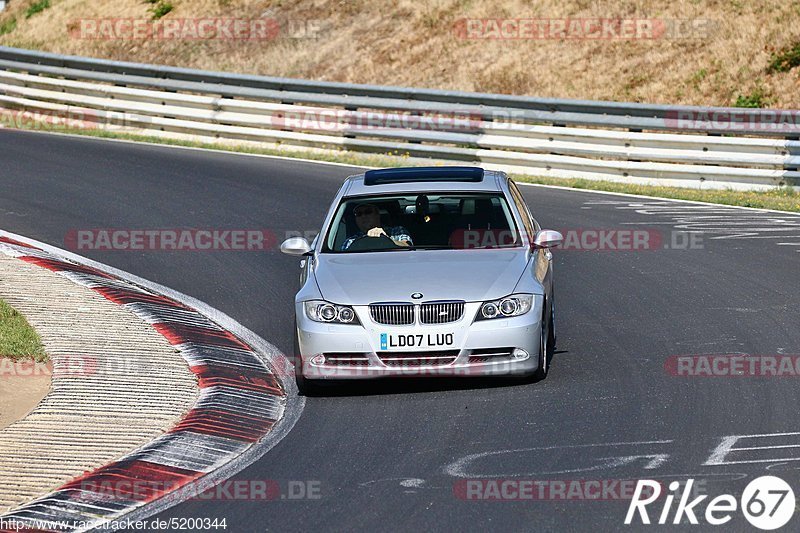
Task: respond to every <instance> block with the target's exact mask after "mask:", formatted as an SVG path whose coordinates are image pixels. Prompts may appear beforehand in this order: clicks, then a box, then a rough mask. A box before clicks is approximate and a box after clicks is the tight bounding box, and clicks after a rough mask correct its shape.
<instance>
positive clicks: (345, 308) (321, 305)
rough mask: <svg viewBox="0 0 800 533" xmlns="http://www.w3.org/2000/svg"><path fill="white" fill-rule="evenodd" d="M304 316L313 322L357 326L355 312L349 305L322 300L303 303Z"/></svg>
mask: <svg viewBox="0 0 800 533" xmlns="http://www.w3.org/2000/svg"><path fill="white" fill-rule="evenodd" d="M303 305H304V306H305V308H306V316H308V318H310V319H311V320H313V321H315V322H328V323H331V324H359V321H358V317H356V313H355V311H353V308H352V307H350V306H349V305H336V304H332V303H330V302H326V301H324V300H311V301H308V302H303Z"/></svg>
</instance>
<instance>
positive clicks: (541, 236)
mask: <svg viewBox="0 0 800 533" xmlns="http://www.w3.org/2000/svg"><path fill="white" fill-rule="evenodd" d="M563 242H564V236H563V235H561V233H559V232H557V231H555V230H552V229H543V230H542V231H540V232H539V233H537V234H536V238H535V239H534V240H533V245H534V246H535V247H536V248H553V247H555V246H558V245H560V244H561V243H563Z"/></svg>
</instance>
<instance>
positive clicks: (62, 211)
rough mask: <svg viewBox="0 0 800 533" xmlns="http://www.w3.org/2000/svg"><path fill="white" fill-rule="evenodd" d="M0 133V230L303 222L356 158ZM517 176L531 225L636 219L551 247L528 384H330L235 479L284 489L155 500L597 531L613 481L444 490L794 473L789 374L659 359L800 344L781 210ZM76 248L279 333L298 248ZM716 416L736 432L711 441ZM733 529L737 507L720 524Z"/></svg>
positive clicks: (712, 491) (409, 527)
mask: <svg viewBox="0 0 800 533" xmlns="http://www.w3.org/2000/svg"><path fill="white" fill-rule="evenodd" d="M0 147H1V148H0V169H1V170H0V227H2V228H3V229H6V230H8V231H12V232H16V233H20V234H23V235H26V236H28V237H31V238H34V239H38V240H41V241H44V242H47V243H50V244H52V245H55V246H60V247H66V245H65V235H66V234H67V233H68V232H69V231H70V230H74V229H91V228H136V229H156V228H159V229H164V228H225V229H269V230H271V231H274V232H275V234H276V235H277V236H278V237H279V238H282V237H283V236H284V235H285V234H286V232H289V231H294V232H305V231H315V230H318V229H319V228H318V227H319V225H320V224H321V222H322V219H323V216H324V214H325V212H326V210H327V208H328V205H329V202H330V200H331V199H332V196H333V194H334V193H335V192H336V190H337V188H338V186H339V184H340V183H341V180H342V179H343V178H344V177H345V176H346V175H348V174H351V173H355V172H356V169H350V168H346V167H342V166H333V165H325V164H314V163H307V162H300V161H291V160H280V159H270V158H257V157H246V156H240V155H233V154H222V153H213V152H205V151H196V150H184V149H177V148H168V147H153V146H144V145H135V144H130V143H115V142H108V141H102V140H95V139H81V138H71V137H63V136H51V135H47V134H39V133H26V132H14V131H9V130H4V131H0ZM522 189H523V192H524V193H525V196H526V199H527V201H528V203H529V205H530V206H531V207H532V210H533V212H534V214H535V216H536V217H537V218H538V219H539V221H540V223H541V224H542V225H543V226H544V227H547V228H553V229H558V230H561V231H562V232H564V233H567V232H568V231H570V230H573V232H574V233H575V234H576V235H584V234H587V232H598V231H600V232H603V231H604V232H608V231H610V230H615V231H622V230H624V231H629V230H632V229H633V230H644V231H647V232H648V235H649V237H650V242H651V243H655V244H654V245H653V246H654V248H655V249H648V250H638V251H620V250H602V251H597V250H594V251H587V250H575V249H571V250H569V249H565V250H556V251H555V252H554V254H555V261H556V280H557V281H556V291H557V300H556V305H557V331H558V351H557V353H556V356H555V358H554V360H553V363H552V366H551V371H550V375H549V377H548V378H547V379H546V380H545V381H542V382H540V383H534V384H520V383H515V382H507V381H491V382H489V381H480V382H472V381H461V382H459V381H456V382H452V381H445V382H439V381H422V382H420V381H417V380H411V379H406V380H399V381H396V382H379V383H375V384H366V385H364V384H358V385H348V386H347V387H343V388H342V387H338V388H334V389H332V390H331V391H330V393H329V394H327V395H325V396H322V397H312V398H308V400H307V402H306V406H305V410H304V411H303V413H302V415H301V417H300V420H299V421H298V423H297V425H296V426H295V427H294V429H293V430H292V431H291V432H290V433H289V434H288V436H287V437H286V438H285V439H284V440H283V441H281V442H280V443H279V444H278V445H277V446H276V447H275V448H274V449H273V450H271V451H270V452H269V453H268V454H267V455H266V456H265V457H263V458H262V459H261V460H260V461H259V462H257V463H256V464H254V465H252V466H251V467H249V468H247V469H246V470H244V471H243V472H242V473H240V474H239V475H238V476H237V477H236V479H239V480H275V481H276V482H277V483H279V484H280V486H281V489H282V491H283V496H284V497H285V498H284V499H276V500H274V501H229V500H228V501H226V500H224V499H223V500H209V501H207V500H199V501H198V500H195V501H189V502H186V503H183V504H181V505H178V506H176V507H174V508H172V509H170V510H168V511H166V512H164V513H162V514H161V515H160V516H161V517H163V518H170V517H211V518H226V520H227V526H228V530H229V531H264V530H270V531H289V530H306V531H313V530H324V531H328V530H338V531H343V530H360V529H369V530H379V529H381V530H382V529H388V530H404V531H427V530H469V531H472V530H481V529H487V528H491V529H492V530H534V529H535V530H556V529H557V530H559V531H585V530H588V529H592V530H595V531H598V530H599V531H614V530H618V529H621V528H622V527H624V526H623V520H624V518H625V514H626V511H627V503H628V502H627V501H624V500H623V501H620V500H619V499H618V498H616V497H615V496H614V494H613V491H611V492H609V494H607V495H606V497H605V498H601V499H600V500H599V501H595V500H591V501H586V500H581V499H579V498H578V497H577V496H574V495H573V496H572V497H570V498H566V499H565V498H558V497H557V496H556V497H555V499H546V500H544V501H530V500H523V501H475V500H465V499H464V492H463V490H462V489H463V488H464V486H465V485H464V484H465V483H467V481H465V480H466V479H486V478H490V479H502V480H505V479H512V480H539V481H546V482H549V481H552V480H556V481H558V480H562V481H563V480H584V481H586V480H594V481H604V482H606V483H610V482H613V481H614V480H636V479H643V478H652V479H657V480H660V481H662V482H663V483H664V484H665V485H666V484H668V483H669V482H670V481H674V480H679V481H683V480H685V479H687V478H693V479H695V482H696V484H697V485H698V486H699V487H700V490H701V491H704V492H705V493H707V494H709V495H710V496H711V497H713V496H716V495H718V494H723V493H732V494H734V495H736V494H740V493H741V491H742V489H743V487H744V486H745V485H746V484H747V481H748V480H750V479H752V478H754V477H757V476H760V475H766V474H774V475H778V476H780V477H782V478H783V479H785V480H786V481H788V482H789V483H790V484H792V485H793V486H794V487H795V489H797V487H798V481H800V475H798V470H797V469H798V468H799V467H800V434H794V435H793V434H791V433H793V432H800V416H798V414H797V406H798V405H800V387H798V383H800V381H798V378H797V377H791V376H786V375H784V376H782V377H776V376H761V377H749V376H736V377H730V376H727V377H726V376H719V377H705V376H675V375H672V373H670V372H669V371H668V368H673V367H671V366H670V364H671V363H670V361H673V362H674V358H673V359H670V357H671V356H682V355H701V354H731V353H742V354H753V355H766V356H775V355H780V354H800V328H798V323H799V322H800V320H799V319H798V317H799V316H800V291H798V286H799V284H798V267H800V255H798V251H800V217H795V216H791V215H780V214H770V213H763V212H754V211H745V210H740V209H733V208H716V207H709V206H700V205H697V204H689V203H680V202H663V201H659V200H642V199H637V198H631V197H624V196H616V195H606V194H591V193H586V192H578V191H565V190H558V189H548V188H541V187H523V188H522ZM685 230H691V231H696V232H703V233H698V234H696V235H699V239H698V238H697V237H695V239H696V240H695V242H694V244H693V245H692V246H688V248H690V249H684V248H687V246H686V241H687V235H686V234H684V233H673V232H680V231H685ZM588 235H592V233H588ZM606 235H607V233H606ZM578 241H580V239H578ZM673 241H674V244H675V245H676V246H674V247H673V246H672V244H673ZM665 246H667V248H665ZM675 248H680V249H675ZM77 253H80V254H82V255H85V256H88V257H90V258H92V259H95V260H98V261H101V262H104V263H107V264H110V265H112V266H115V267H118V268H121V269H123V270H126V271H129V272H132V273H134V274H137V275H139V276H142V277H144V278H148V279H150V280H152V281H155V282H158V283H161V284H164V285H166V286H168V287H171V288H174V289H176V290H178V291H181V292H184V293H187V294H189V295H191V296H194V297H196V298H199V299H201V300H203V301H205V302H207V303H208V304H210V305H211V306H213V307H216V308H218V309H220V310H221V311H223V312H225V313H227V314H229V315H230V316H232V317H233V318H234V319H236V320H238V321H239V322H241V323H242V324H243V325H245V326H246V327H248V328H250V329H252V330H253V331H254V332H256V333H257V334H259V335H261V336H262V337H264V338H265V339H267V340H268V341H269V342H271V343H273V344H275V345H276V346H277V347H278V348H280V349H281V350H282V351H284V352H285V353H287V354H289V353H291V351H292V327H293V317H292V312H293V310H292V299H293V296H294V293H295V291H296V288H297V283H298V279H297V278H298V274H299V268H298V261H297V260H296V259H294V258H291V257H288V256H285V255H282V254H280V253H279V252H278V251H277V248H275V250H273V251H269V252H247V251H213V252H187V251H93V250H88V251H87V250H81V251H77ZM387 283H391V280H387ZM786 433H789V434H788V435H787V434H786ZM775 434H783V435H775ZM734 435H737V436H743V438H740V439H738V440H737V439H732V440H731V439H728V441H727V442H728V443H729V444H731V443H732V444H731V446H729V449H728V450H727V451H726V450H722V451H721V452H720V450H719V449H718V446H720V444H721V443H722V442H723V439H724V438H725V437H728V436H734ZM739 448H748V450H740V451H736V450H737V449H739ZM297 482H311V485H305V486H306V487H308V486H311V487H318V489H319V496H320V497H319V498H303V499H293V498H290V497H289V496H291V494H289V493H288V488H287V487H288V486H289V485H290V484H291V483H294V486H295V487H297V486H299V484H298V483H297ZM677 499H678V498H676V501H677ZM660 510H661V506H660V505H659V506H658V507H657V508H654V510H653V511H652V512H651V514H650V516H651V519H652V520H654V521H655V520H657V518H658V515H659V513H660ZM701 513H702V510H701V512H700V513H698V514H701ZM669 520H670V522H671V521H672V515H670V518H669ZM794 520H795V522H796V521H797V520H798V519H797V517H795V519H794ZM702 527H703V526H699V527H698V526H694V529H692V528H691V527H689V526H687V529H689V530H700V528H702ZM750 527H751V526H749V524H748V523H747V522H746V521H745V520H744V519H743V518H742V516H741V514H738V515H736V516H735V518H734V519H733V521H732V522H731V523H729V524H727V525H726V526H725V528H724V529H726V530H749V529H750ZM633 529H637V530H638V529H645V530H646V529H654V528H653V526H650V527H649V528H647V527H645V526H642V525H641V524H640V523H639V525H638V527H634V528H633ZM662 529H663V527H662Z"/></svg>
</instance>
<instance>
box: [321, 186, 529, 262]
mask: <svg viewBox="0 0 800 533" xmlns="http://www.w3.org/2000/svg"><path fill="white" fill-rule="evenodd" d="M521 242H522V239H521V238H520V236H519V233H518V231H517V225H516V223H515V222H514V217H513V215H512V214H511V210H510V208H509V206H508V202H506V200H505V198H504V197H503V195H502V194H499V193H479V194H475V193H451V192H449V193H424V194H413V195H392V196H360V197H350V198H344V199H343V200H342V202H341V204H339V207H338V208H337V209H336V213H335V214H334V217H333V219H332V221H331V225H330V227H329V228H328V232H327V234H326V237H325V241H324V243H323V249H322V251H323V252H330V253H355V252H377V251H400V250H441V249H487V248H507V247H516V246H521Z"/></svg>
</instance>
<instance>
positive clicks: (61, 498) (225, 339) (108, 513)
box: [0, 235, 297, 531]
mask: <svg viewBox="0 0 800 533" xmlns="http://www.w3.org/2000/svg"><path fill="white" fill-rule="evenodd" d="M0 252H2V253H6V254H7V255H13V256H15V257H18V258H19V259H21V260H23V261H26V262H29V263H31V264H34V265H37V266H40V267H43V268H47V269H49V270H53V271H55V272H57V273H58V274H59V275H62V276H64V277H66V278H68V279H70V280H71V281H73V282H75V283H78V284H80V285H84V286H86V287H89V288H91V289H92V290H94V291H96V292H98V293H99V294H101V295H102V296H104V297H105V298H106V299H108V300H110V301H112V302H115V303H117V304H119V305H124V306H125V307H127V308H128V309H130V310H131V311H132V312H134V313H135V314H136V315H137V316H138V317H140V318H142V319H143V320H145V321H146V322H148V323H150V324H151V325H152V326H153V328H154V329H156V330H157V331H158V332H159V333H161V334H162V335H163V336H164V337H165V338H167V340H168V341H169V342H170V343H171V344H173V345H174V346H175V347H176V349H177V350H178V351H179V352H180V353H181V355H182V356H183V357H184V359H185V360H186V361H187V363H188V364H189V369H190V370H191V371H192V372H193V373H195V374H196V375H197V377H198V380H199V386H200V389H201V391H200V397H199V399H198V400H197V402H196V404H195V406H194V407H193V408H192V409H191V410H190V411H189V412H188V413H187V414H186V415H185V416H184V418H183V419H182V420H181V421H180V422H178V424H176V425H175V426H174V427H173V428H172V429H171V430H169V432H168V433H167V434H165V435H162V436H161V437H159V438H157V439H155V440H154V441H153V442H151V443H149V444H147V445H146V446H144V447H142V448H140V449H138V450H135V451H134V452H132V453H130V454H128V455H126V456H125V457H123V458H122V459H120V460H117V461H114V462H112V463H109V464H107V465H105V466H103V467H100V468H99V469H97V470H95V471H93V472H89V473H87V474H85V475H84V476H82V477H80V478H78V479H76V480H73V481H71V482H69V483H67V484H66V485H64V486H62V487H60V488H59V489H57V490H55V491H53V492H52V493H50V494H48V495H46V496H44V497H42V498H39V499H37V500H35V501H32V502H29V503H28V504H25V505H23V506H20V507H18V508H17V509H14V510H12V511H11V512H9V513H7V514H5V515H3V516H2V518H3V519H4V520H5V521H13V520H17V521H18V522H19V523H26V524H28V525H30V526H32V527H33V526H37V524H38V523H37V522H36V521H37V520H48V521H60V520H65V521H74V523H76V524H77V523H84V524H88V525H87V526H85V527H76V528H74V530H76V531H83V530H87V529H91V528H94V527H98V526H100V525H102V524H104V523H108V522H110V521H111V520H113V519H116V518H119V517H121V516H123V515H125V514H127V513H130V512H131V511H134V510H136V509H141V508H142V507H143V506H144V505H145V504H148V503H151V502H158V501H159V500H162V499H164V497H165V496H166V495H167V494H169V493H172V492H175V491H177V490H178V489H180V488H182V487H185V486H187V485H188V484H190V483H192V482H194V481H196V480H198V479H200V478H201V477H203V476H205V475H209V474H210V473H214V472H215V471H218V470H220V469H222V470H229V467H228V465H229V463H233V462H235V461H236V460H237V458H239V456H241V455H242V454H246V453H247V452H248V451H249V449H250V448H252V447H254V445H255V444H256V443H258V442H259V441H262V440H265V437H266V436H267V435H268V434H270V432H272V431H273V428H274V427H275V426H276V424H278V422H279V421H281V419H282V417H283V416H284V415H285V413H286V407H287V400H288V398H289V396H288V394H287V391H286V388H285V385H286V384H285V383H281V380H280V379H279V378H278V377H277V376H276V375H275V374H274V373H273V371H272V369H271V368H270V367H269V366H267V364H266V362H265V361H264V359H263V358H262V356H259V354H258V353H257V352H256V351H255V350H254V349H253V347H251V346H250V344H248V342H246V341H245V340H243V339H242V338H240V337H239V336H237V335H235V334H234V333H232V332H231V331H229V330H228V329H225V328H224V327H222V324H220V323H219V322H218V321H216V322H215V321H213V317H212V316H209V314H208V313H207V312H206V313H201V312H199V311H197V310H196V309H193V308H192V307H190V306H189V305H186V304H185V303H182V302H178V301H176V300H174V299H172V298H170V297H168V296H165V295H163V294H158V293H156V292H154V291H153V290H152V289H150V290H148V289H146V288H145V287H143V286H141V285H138V284H135V283H133V282H132V281H128V280H126V279H123V278H122V277H120V276H119V275H113V274H111V273H109V272H105V271H103V270H101V268H98V266H97V264H95V265H86V264H81V263H80V262H77V261H75V259H74V257H75V256H73V258H72V260H70V259H67V258H65V257H61V256H60V255H61V254H58V255H57V254H56V253H55V252H54V251H46V250H43V249H41V248H37V247H34V246H33V245H32V244H28V243H25V242H23V241H21V240H18V239H16V238H12V237H9V236H2V235H0ZM109 270H112V269H109ZM187 299H188V297H187ZM225 318H227V317H225ZM245 331H246V330H245ZM246 332H247V331H246ZM247 333H249V332H247ZM250 335H252V334H250ZM246 336H247V335H245V337H246ZM230 356H232V357H230ZM229 357H230V358H229ZM281 362H283V361H279V362H278V363H281ZM275 363H276V361H274V360H273V361H272V364H273V366H275ZM277 366H278V368H279V369H280V364H278V365H277ZM289 392H291V393H294V389H293V387H292V384H290V385H289ZM292 415H293V416H292V419H291V420H290V423H291V424H293V423H294V421H295V420H296V416H297V414H296V413H292ZM285 431H286V430H284V432H283V433H282V434H285ZM280 436H282V435H279V438H280ZM272 445H274V442H273V443H270V447H271V446H272ZM264 451H266V450H264ZM262 453H263V451H262V452H260V453H259V454H258V455H260V454H262ZM219 480H220V479H219V477H218V476H209V481H217V482H218V481H219ZM103 483H106V484H107V483H112V484H113V485H112V486H113V487H114V492H113V498H114V499H113V500H112V501H110V500H109V495H108V494H105V493H104V492H103V490H102V486H103ZM126 483H127V484H128V485H126ZM126 486H131V487H137V488H139V489H142V491H139V492H136V491H134V490H133V489H131V492H130V494H126V493H125V492H124V491H123V492H122V494H120V491H119V489H120V488H122V487H126ZM210 486H211V484H209V485H207V487H210ZM120 495H121V496H123V498H122V499H119V498H118V496H120ZM178 501H180V500H176V501H174V502H171V503H168V504H167V505H160V506H158V507H159V508H165V507H168V506H170V505H174V504H175V503H178ZM137 514H138V515H140V516H141V515H142V514H143V513H141V512H140V513H137ZM39 523H40V522H39Z"/></svg>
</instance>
